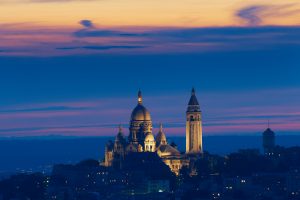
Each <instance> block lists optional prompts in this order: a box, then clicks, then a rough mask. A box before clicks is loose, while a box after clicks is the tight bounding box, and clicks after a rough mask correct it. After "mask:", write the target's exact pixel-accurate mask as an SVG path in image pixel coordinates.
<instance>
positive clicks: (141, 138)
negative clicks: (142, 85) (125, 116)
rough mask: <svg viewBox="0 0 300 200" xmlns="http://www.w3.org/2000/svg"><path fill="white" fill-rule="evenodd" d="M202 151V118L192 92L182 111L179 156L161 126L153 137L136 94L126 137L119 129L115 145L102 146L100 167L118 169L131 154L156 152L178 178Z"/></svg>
mask: <svg viewBox="0 0 300 200" xmlns="http://www.w3.org/2000/svg"><path fill="white" fill-rule="evenodd" d="M202 151H203V148H202V117H201V111H200V106H199V103H198V100H197V98H196V94H195V90H194V89H193V90H192V94H191V97H190V100H189V103H188V108H187V111H186V153H180V152H179V151H178V150H177V148H176V146H174V145H170V144H168V142H167V138H166V135H165V133H164V132H163V127H162V124H160V129H159V132H158V133H157V134H156V137H154V135H153V133H152V120H151V116H150V113H149V111H148V110H147V109H146V108H145V107H144V106H143V98H142V93H141V91H139V92H138V104H137V106H136V107H135V108H134V109H133V111H132V113H131V119H130V127H129V136H128V137H127V139H126V138H125V137H124V135H123V131H122V128H121V127H119V133H118V134H117V136H116V138H115V141H114V142H113V141H109V142H108V143H107V144H106V147H105V158H104V162H103V163H102V164H103V165H104V166H107V167H109V166H116V165H117V166H118V167H120V165H121V163H122V160H124V158H125V157H126V155H128V154H130V153H132V152H141V153H142V152H156V153H157V154H158V156H159V157H160V158H161V159H162V160H163V162H165V164H166V165H168V166H169V167H170V169H171V170H172V171H173V172H174V173H176V174H178V173H179V170H180V169H181V168H182V166H187V167H188V166H189V164H190V157H193V156H198V155H201V154H202Z"/></svg>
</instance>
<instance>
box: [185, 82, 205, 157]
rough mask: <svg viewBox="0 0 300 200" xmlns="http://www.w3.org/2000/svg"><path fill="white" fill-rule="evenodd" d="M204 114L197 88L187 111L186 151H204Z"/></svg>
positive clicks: (193, 90) (193, 92) (193, 91)
mask: <svg viewBox="0 0 300 200" xmlns="http://www.w3.org/2000/svg"><path fill="white" fill-rule="evenodd" d="M202 152H203V147H202V116H201V111H200V105H199V103H198V100H197V97H196V92H195V89H194V88H193V89H192V95H191V98H190V101H189V103H188V108H187V111H186V153H202Z"/></svg>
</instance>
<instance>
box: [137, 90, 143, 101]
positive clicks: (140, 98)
mask: <svg viewBox="0 0 300 200" xmlns="http://www.w3.org/2000/svg"><path fill="white" fill-rule="evenodd" d="M142 103H143V97H142V92H141V90H140V89H139V92H138V104H142Z"/></svg>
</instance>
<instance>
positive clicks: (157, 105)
mask: <svg viewBox="0 0 300 200" xmlns="http://www.w3.org/2000/svg"><path fill="white" fill-rule="evenodd" d="M299 77H300V3H299V1H298V0H286V1H282V0H272V1H271V0H260V1H255V0H254V1H253V0H251V1H247V0H246V1H245V0H226V1H225V0H215V1H211V0H210V1H208V0H185V1H179V0H0V91H1V97H0V119H1V120H0V137H1V136H5V137H6V136H40V135H42V136H44V135H74V136H78V135H79V136H91V135H93V136H94V135H99V136H102V135H115V133H116V131H117V128H116V127H117V126H118V124H119V123H121V124H122V125H123V126H124V127H127V125H128V122H129V117H130V112H131V110H132V109H133V108H134V106H135V104H136V93H137V91H138V89H139V88H141V89H142V91H143V94H144V102H145V106H146V107H147V108H148V109H149V110H150V113H151V114H152V119H153V122H154V126H155V129H154V130H155V131H157V126H158V123H159V122H162V123H164V124H165V127H166V133H167V134H171V135H184V126H185V124H184V123H185V121H184V120H185V117H184V116H185V110H186V104H187V102H188V99H189V96H190V90H191V88H192V87H193V86H194V87H195V88H196V90H197V96H198V100H199V102H200V104H201V109H202V111H203V116H204V118H203V120H204V135H217V134H258V133H260V132H262V131H263V130H264V129H265V128H266V127H267V121H268V120H270V123H271V127H272V128H273V129H274V130H275V132H278V133H279V134H295V133H300V123H299V121H300V78H299ZM126 131H127V130H126Z"/></svg>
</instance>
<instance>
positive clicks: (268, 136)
mask: <svg viewBox="0 0 300 200" xmlns="http://www.w3.org/2000/svg"><path fill="white" fill-rule="evenodd" d="M263 148H264V153H265V155H272V154H273V153H274V148H275V133H274V132H273V131H272V130H271V129H270V126H269V122H268V128H267V129H266V130H265V131H264V132H263Z"/></svg>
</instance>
